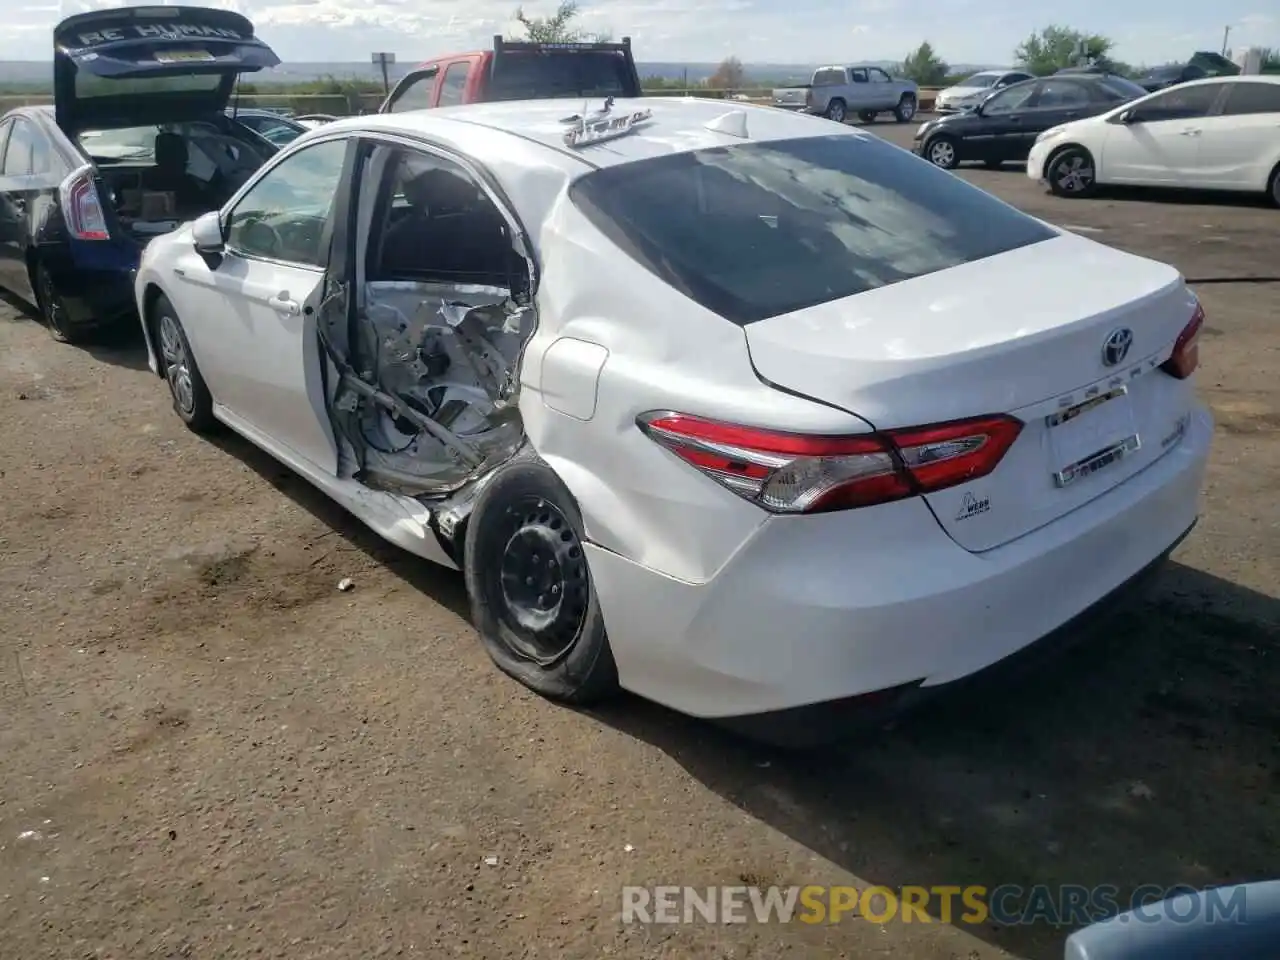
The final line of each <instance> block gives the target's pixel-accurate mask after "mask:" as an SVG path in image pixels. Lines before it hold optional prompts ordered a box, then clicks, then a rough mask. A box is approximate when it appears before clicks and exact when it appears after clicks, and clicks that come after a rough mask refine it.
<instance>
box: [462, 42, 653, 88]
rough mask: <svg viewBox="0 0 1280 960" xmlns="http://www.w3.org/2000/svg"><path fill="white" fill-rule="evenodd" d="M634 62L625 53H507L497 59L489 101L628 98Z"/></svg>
mask: <svg viewBox="0 0 1280 960" xmlns="http://www.w3.org/2000/svg"><path fill="white" fill-rule="evenodd" d="M634 87H635V78H634V76H633V74H632V68H631V64H630V62H629V61H628V59H627V57H626V56H625V55H624V54H622V53H612V52H610V51H601V50H592V51H577V52H575V51H568V50H556V51H548V52H544V53H524V52H518V53H504V54H502V55H501V56H500V57H498V58H496V59H495V62H494V66H493V76H492V77H491V78H490V81H489V91H488V96H487V98H486V99H489V100H542V99H550V98H554V97H628V96H635V95H636V94H638V93H639V91H638V90H635V89H634Z"/></svg>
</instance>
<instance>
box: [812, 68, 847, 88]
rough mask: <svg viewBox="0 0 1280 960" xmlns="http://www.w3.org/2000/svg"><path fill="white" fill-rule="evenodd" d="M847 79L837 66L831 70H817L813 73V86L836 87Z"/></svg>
mask: <svg viewBox="0 0 1280 960" xmlns="http://www.w3.org/2000/svg"><path fill="white" fill-rule="evenodd" d="M847 80H848V78H847V77H846V76H845V72H844V71H843V70H841V69H840V68H838V67H837V68H835V69H832V70H819V71H818V72H817V73H815V74H814V75H813V85H814V86H815V87H838V86H839V85H840V84H842V83H845V82H847Z"/></svg>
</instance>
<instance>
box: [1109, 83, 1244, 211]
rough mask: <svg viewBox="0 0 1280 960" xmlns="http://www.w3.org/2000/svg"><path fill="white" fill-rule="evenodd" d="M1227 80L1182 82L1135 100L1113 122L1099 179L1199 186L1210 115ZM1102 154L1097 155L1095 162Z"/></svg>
mask: <svg viewBox="0 0 1280 960" xmlns="http://www.w3.org/2000/svg"><path fill="white" fill-rule="evenodd" d="M1225 86H1226V84H1222V83H1207V84H1197V85H1195V86H1190V87H1188V86H1177V87H1171V88H1170V89H1168V90H1164V91H1161V92H1160V93H1158V94H1156V95H1155V96H1152V97H1148V98H1147V99H1145V100H1142V101H1140V102H1139V103H1137V104H1135V105H1134V106H1133V107H1132V108H1130V110H1129V111H1128V113H1127V114H1124V113H1122V114H1121V115H1122V116H1125V115H1127V117H1128V120H1127V121H1124V122H1119V118H1118V117H1117V118H1116V120H1115V121H1114V122H1111V123H1110V124H1109V127H1110V129H1108V131H1107V138H1106V141H1105V143H1104V144H1103V146H1102V158H1101V170H1100V171H1099V174H1100V176H1099V179H1100V180H1102V181H1103V182H1105V183H1133V184H1142V185H1147V186H1161V185H1169V186H1195V185H1196V182H1197V180H1198V177H1197V175H1196V171H1197V169H1198V166H1199V156H1200V143H1201V137H1202V136H1203V134H1204V126H1205V118H1206V117H1208V116H1209V115H1210V114H1212V113H1213V112H1214V109H1215V106H1216V104H1217V102H1218V100H1219V98H1220V96H1221V95H1222V94H1223V93H1225V90H1224V88H1225ZM1096 159H1097V158H1095V160H1096Z"/></svg>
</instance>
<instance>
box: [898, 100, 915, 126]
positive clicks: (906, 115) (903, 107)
mask: <svg viewBox="0 0 1280 960" xmlns="http://www.w3.org/2000/svg"><path fill="white" fill-rule="evenodd" d="M893 115H894V117H896V118H897V120H898V122H899V123H910V122H911V118H912V117H914V116H915V115H916V98H915V97H913V96H912V95H911V94H909V93H904V94H903V95H902V99H901V100H899V101H898V105H897V106H896V107H894V109H893Z"/></svg>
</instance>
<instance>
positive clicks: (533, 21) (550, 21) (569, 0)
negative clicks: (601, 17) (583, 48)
mask: <svg viewBox="0 0 1280 960" xmlns="http://www.w3.org/2000/svg"><path fill="white" fill-rule="evenodd" d="M581 12H582V11H581V9H579V7H578V4H577V2H576V0H561V3H560V6H558V7H556V12H555V13H553V14H551V16H549V17H531V16H529V15H528V14H526V13H525V12H524V7H517V8H516V12H515V18H516V21H517V22H518V23H519V24H520V26H521V27H523V28H524V37H522V38H521V39H524V40H530V41H532V42H534V43H579V42H582V41H592V40H595V41H600V42H604V41H606V40H608V39H609V35H608V34H607V33H591V32H589V31H586V30H582V29H579V28H578V27H575V26H574V23H573V22H574V21H575V20H576V19H578V14H580V13H581Z"/></svg>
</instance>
